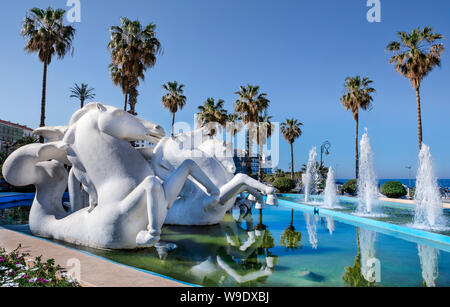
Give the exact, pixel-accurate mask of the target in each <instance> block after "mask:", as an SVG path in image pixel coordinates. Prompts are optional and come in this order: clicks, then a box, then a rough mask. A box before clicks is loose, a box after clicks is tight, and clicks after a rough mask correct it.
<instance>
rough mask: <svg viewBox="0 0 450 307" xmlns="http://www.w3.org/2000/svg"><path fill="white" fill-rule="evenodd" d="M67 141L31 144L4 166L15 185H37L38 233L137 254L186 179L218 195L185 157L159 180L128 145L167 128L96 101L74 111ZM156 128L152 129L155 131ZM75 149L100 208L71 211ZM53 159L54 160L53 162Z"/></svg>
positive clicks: (33, 217)
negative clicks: (66, 200) (65, 198)
mask: <svg viewBox="0 0 450 307" xmlns="http://www.w3.org/2000/svg"><path fill="white" fill-rule="evenodd" d="M73 126H76V127H75V129H74V130H73V133H71V134H69V135H68V134H66V135H65V136H64V138H63V140H62V141H59V142H51V143H47V144H32V145H27V146H24V147H21V148H20V149H18V150H16V151H15V152H14V153H12V154H11V155H10V157H9V158H8V159H7V161H6V162H5V164H4V166H3V174H4V176H5V179H6V180H7V181H8V182H10V183H11V184H13V185H17V186H23V185H28V184H35V186H36V190H37V192H36V197H35V199H34V201H33V205H32V208H31V212H30V218H29V223H30V229H31V231H32V233H33V234H35V235H38V236H42V237H48V238H52V239H57V240H62V241H66V242H70V243H74V244H80V245H87V246H91V247H96V248H116V249H117V248H121V249H132V248H136V247H138V246H142V247H147V246H152V245H154V244H155V243H156V242H158V240H159V238H160V237H159V236H160V233H161V227H162V225H163V223H164V220H165V217H166V214H167V211H168V209H169V208H170V206H171V205H172V204H173V202H174V201H175V200H176V198H177V196H178V194H179V193H180V191H181V189H182V187H183V185H184V183H185V181H186V179H187V177H188V176H192V177H193V178H195V180H197V181H198V182H199V183H200V184H202V185H204V187H205V189H206V190H207V191H208V193H209V195H210V196H211V197H210V201H211V203H214V202H216V201H217V197H218V195H219V190H218V189H217V188H216V186H215V185H214V184H213V183H212V182H211V180H209V178H208V177H207V176H206V175H205V174H204V173H203V171H202V170H201V169H200V168H199V167H198V165H197V164H195V162H193V161H192V160H189V159H187V160H185V161H184V162H183V163H182V165H180V166H179V167H178V168H177V169H176V170H174V172H173V173H172V174H171V176H169V177H168V178H167V179H165V180H164V181H163V180H160V179H159V178H157V177H156V176H155V175H154V172H153V171H152V169H151V167H150V165H149V163H148V162H147V161H146V160H145V159H144V157H143V156H142V155H141V154H140V153H139V152H138V151H136V150H135V149H134V148H133V147H132V146H131V144H130V142H129V141H135V140H146V139H147V140H148V139H151V140H154V139H155V138H160V137H162V136H163V135H164V131H163V129H162V128H161V127H159V126H157V125H154V124H151V123H148V124H147V125H144V124H143V123H142V120H140V119H138V118H136V117H134V116H132V115H130V114H128V113H126V112H124V111H122V110H120V109H118V108H115V107H111V106H106V105H103V104H100V103H91V104H88V105H87V106H85V107H84V108H83V109H81V110H79V111H78V112H76V113H75V114H74V115H73V117H72V119H71V121H70V125H69V130H70V129H71V128H73ZM149 127H152V128H149ZM69 150H70V151H73V153H75V154H76V156H77V158H78V159H79V160H80V162H81V164H82V165H83V167H84V169H85V170H86V173H87V174H88V175H89V179H90V181H91V182H92V184H93V185H94V186H95V189H96V191H97V196H98V204H97V206H96V207H95V209H94V210H92V211H89V210H88V208H83V209H81V210H78V211H76V212H74V213H71V214H68V213H67V212H66V211H65V210H64V209H63V207H62V204H61V199H62V195H63V193H64V190H65V188H66V186H67V177H68V175H67V171H66V170H65V168H64V166H63V164H67V165H70V164H71V163H70V161H68V159H67V152H68V151H69ZM49 160H50V161H49Z"/></svg>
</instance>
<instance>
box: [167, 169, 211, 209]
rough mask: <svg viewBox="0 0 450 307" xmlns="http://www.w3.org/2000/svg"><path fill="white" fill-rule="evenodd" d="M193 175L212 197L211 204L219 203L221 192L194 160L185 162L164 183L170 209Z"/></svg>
mask: <svg viewBox="0 0 450 307" xmlns="http://www.w3.org/2000/svg"><path fill="white" fill-rule="evenodd" d="M189 175H191V176H192V177H194V179H195V180H197V181H198V182H199V183H200V184H202V185H203V186H204V187H205V188H206V190H207V191H208V193H209V194H210V195H211V196H210V197H211V202H213V203H217V201H218V197H219V194H220V190H219V189H218V188H217V187H216V186H215V185H214V183H213V182H212V181H211V180H210V179H209V178H208V176H206V174H205V173H204V172H203V171H202V170H201V169H200V167H199V166H198V165H197V164H196V163H195V162H194V161H192V160H185V161H184V162H183V163H182V164H181V165H180V166H179V167H178V168H177V169H176V170H175V171H174V172H173V173H172V174H171V175H170V176H169V177H168V178H167V180H166V181H164V183H163V188H164V193H165V196H166V200H167V204H168V206H169V208H170V207H171V206H172V205H173V203H174V202H175V200H176V199H177V197H178V195H179V194H180V192H181V189H182V188H183V186H184V183H185V182H186V180H187V178H188V176H189Z"/></svg>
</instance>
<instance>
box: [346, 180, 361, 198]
mask: <svg viewBox="0 0 450 307" xmlns="http://www.w3.org/2000/svg"><path fill="white" fill-rule="evenodd" d="M342 191H343V192H345V193H348V194H350V195H352V196H356V194H357V193H358V183H357V181H356V179H351V180H349V181H347V182H346V183H345V184H344V185H343V186H342Z"/></svg>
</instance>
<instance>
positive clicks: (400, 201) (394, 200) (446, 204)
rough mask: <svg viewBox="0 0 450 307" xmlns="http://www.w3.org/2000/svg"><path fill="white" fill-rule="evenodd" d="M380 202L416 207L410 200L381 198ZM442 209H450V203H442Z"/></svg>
mask: <svg viewBox="0 0 450 307" xmlns="http://www.w3.org/2000/svg"><path fill="white" fill-rule="evenodd" d="M378 200H381V201H387V202H391V203H399V204H408V205H414V201H413V200H408V199H397V198H387V197H380V198H379V199H378ZM442 207H443V208H445V209H450V204H449V203H442Z"/></svg>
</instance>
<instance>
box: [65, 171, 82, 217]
mask: <svg viewBox="0 0 450 307" xmlns="http://www.w3.org/2000/svg"><path fill="white" fill-rule="evenodd" d="M68 189H69V198H70V213H74V212H76V211H78V210H80V209H82V208H83V199H82V195H81V185H80V181H78V179H77V178H76V176H75V173H74V170H73V168H72V169H71V170H70V172H69V181H68Z"/></svg>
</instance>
